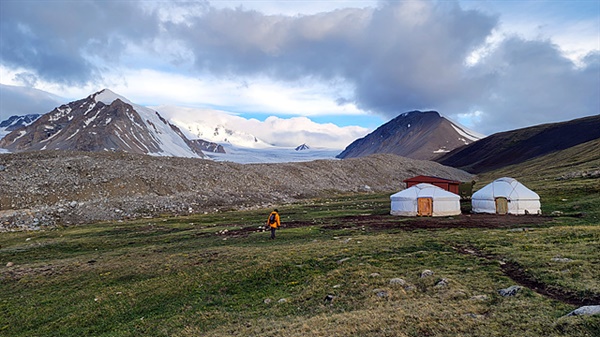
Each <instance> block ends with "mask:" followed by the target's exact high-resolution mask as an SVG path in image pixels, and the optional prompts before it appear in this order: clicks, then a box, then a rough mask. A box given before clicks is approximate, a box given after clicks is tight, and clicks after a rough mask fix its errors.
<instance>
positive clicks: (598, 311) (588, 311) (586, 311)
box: [567, 305, 600, 316]
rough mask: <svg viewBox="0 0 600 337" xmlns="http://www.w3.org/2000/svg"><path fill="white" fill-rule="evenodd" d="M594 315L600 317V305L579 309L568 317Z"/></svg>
mask: <svg viewBox="0 0 600 337" xmlns="http://www.w3.org/2000/svg"><path fill="white" fill-rule="evenodd" d="M592 315H600V305H586V306H583V307H579V308H577V309H575V310H573V311H571V312H570V313H568V314H567V316H592Z"/></svg>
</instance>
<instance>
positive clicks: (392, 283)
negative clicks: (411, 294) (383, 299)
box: [390, 277, 406, 286]
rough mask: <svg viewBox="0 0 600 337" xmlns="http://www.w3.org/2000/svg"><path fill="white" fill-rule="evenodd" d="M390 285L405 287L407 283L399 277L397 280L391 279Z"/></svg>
mask: <svg viewBox="0 0 600 337" xmlns="http://www.w3.org/2000/svg"><path fill="white" fill-rule="evenodd" d="M390 284H391V285H398V286H404V285H406V281H404V280H403V279H401V278H399V277H397V278H393V279H391V280H390Z"/></svg>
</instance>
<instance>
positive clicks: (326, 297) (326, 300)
mask: <svg viewBox="0 0 600 337" xmlns="http://www.w3.org/2000/svg"><path fill="white" fill-rule="evenodd" d="M334 298H335V296H333V295H327V296H325V299H324V301H325V302H332V301H333V299H334Z"/></svg>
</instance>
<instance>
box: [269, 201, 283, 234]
mask: <svg viewBox="0 0 600 337" xmlns="http://www.w3.org/2000/svg"><path fill="white" fill-rule="evenodd" d="M267 226H268V227H269V228H270V229H271V239H273V240H274V239H275V231H276V230H277V228H279V227H281V220H280V219H279V211H278V210H277V208H276V209H275V210H273V212H271V214H269V218H268V219H267Z"/></svg>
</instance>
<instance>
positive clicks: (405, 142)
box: [337, 111, 482, 160]
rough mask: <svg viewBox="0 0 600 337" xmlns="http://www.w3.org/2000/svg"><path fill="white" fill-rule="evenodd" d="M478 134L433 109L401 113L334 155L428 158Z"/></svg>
mask: <svg viewBox="0 0 600 337" xmlns="http://www.w3.org/2000/svg"><path fill="white" fill-rule="evenodd" d="M480 138H482V135H479V134H476V133H474V132H472V131H470V130H467V129H465V128H464V127H462V126H460V125H458V124H455V123H453V122H451V121H450V120H448V119H446V118H444V117H442V116H440V114H439V113H438V112H436V111H425V112H423V111H412V112H407V113H403V114H401V115H399V116H397V117H396V118H394V119H392V120H391V121H389V122H387V123H385V124H383V125H382V126H380V127H378V128H377V129H376V130H375V131H373V132H372V133H370V134H368V135H367V136H365V137H363V138H361V139H357V140H356V141H354V142H352V144H350V145H348V147H346V149H344V151H343V152H342V153H340V154H339V155H338V156H337V157H338V158H358V157H363V156H368V155H371V154H375V153H391V154H396V155H399V156H403V157H408V158H413V159H421V160H432V159H434V158H436V157H439V156H440V155H441V154H443V153H446V152H450V151H451V150H454V149H456V148H459V147H462V146H464V145H466V144H470V143H472V142H474V141H476V140H478V139H480Z"/></svg>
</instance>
